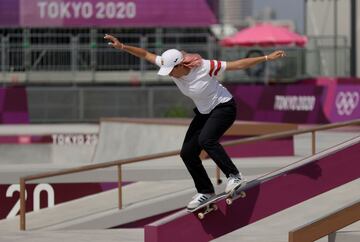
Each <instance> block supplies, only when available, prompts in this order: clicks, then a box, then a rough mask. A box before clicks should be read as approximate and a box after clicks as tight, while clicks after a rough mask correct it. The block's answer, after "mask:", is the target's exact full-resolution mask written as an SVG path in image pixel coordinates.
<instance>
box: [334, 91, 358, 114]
mask: <svg viewBox="0 0 360 242" xmlns="http://www.w3.org/2000/svg"><path fill="white" fill-rule="evenodd" d="M358 104H359V93H358V92H339V93H338V95H337V96H336V100H335V105H336V109H337V113H338V114H339V115H340V116H344V115H347V116H349V115H351V114H352V113H353V111H354V110H355V108H356V107H357V106H358Z"/></svg>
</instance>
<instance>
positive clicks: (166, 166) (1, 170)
mask: <svg viewBox="0 0 360 242" xmlns="http://www.w3.org/2000/svg"><path fill="white" fill-rule="evenodd" d="M124 132H126V130H124ZM359 133H360V132H358V131H356V132H353V131H325V132H318V133H317V134H318V136H317V151H320V150H322V149H325V148H328V147H329V146H332V145H336V144H338V143H340V142H343V141H345V140H347V139H350V138H352V137H355V136H357V135H359ZM152 134H153V135H150V136H149V138H150V141H149V140H147V142H148V143H149V142H150V143H151V142H152V141H151V140H152V139H154V137H155V135H156V132H155V131H154V132H153V133H152ZM173 137H178V139H179V140H180V136H177V135H176V134H174V136H173ZM100 139H101V138H100ZM105 141H106V142H105V143H104V144H107V145H110V143H113V146H111V149H113V148H114V149H115V148H116V147H119V146H118V144H117V143H116V142H114V141H113V139H109V140H105ZM109 142H110V143H109ZM133 142H134V141H129V142H128V143H127V145H129V146H124V147H126V149H128V150H131V147H132V146H134V143H133ZM166 143H169V144H170V141H169V140H167V142H166ZM105 146H106V145H105ZM160 146H161V145H160V144H159V147H160ZM172 148H174V149H178V147H172V146H171V147H170V146H169V149H171V150H172ZM126 149H125V151H126ZM125 151H124V152H125ZM163 151H164V150H161V151H160V152H163ZM102 152H105V148H104V149H103V150H102ZM106 152H110V153H108V154H109V155H110V156H111V155H112V154H111V150H110V151H108V150H107V151H106ZM310 152H311V142H310V134H305V135H298V136H295V154H296V156H294V157H256V158H241V159H235V163H236V165H237V166H238V167H239V169H240V170H241V171H242V172H243V173H244V174H245V175H246V176H250V177H251V176H257V175H260V174H263V173H267V172H270V171H273V170H276V169H278V168H280V167H282V166H285V165H287V164H289V163H292V162H294V161H296V160H300V159H301V158H303V157H304V156H306V155H308V154H310ZM63 153H64V154H65V153H67V152H66V151H63ZM32 155H36V152H35V153H33V154H31V153H30V154H29V160H28V161H25V162H26V164H25V163H24V164H23V165H19V164H1V161H0V183H15V182H16V183H17V181H18V177H19V176H22V175H24V174H25V175H28V174H34V173H38V172H39V171H47V170H57V169H60V168H65V167H72V166H78V165H79V164H80V165H81V163H80V162H77V163H75V162H68V160H66V161H64V162H62V161H59V163H48V164H33V163H32V162H31V161H33V160H32V158H31V157H32ZM66 155H69V156H71V152H69V154H66ZM110 156H109V157H110ZM110 158H111V157H110ZM204 163H205V166H206V167H207V169H208V171H209V172H210V174H214V165H213V162H211V161H205V162H204ZM212 176H213V175H212ZM115 179H116V170H114V169H104V170H100V171H96V172H86V173H81V175H79V174H78V175H75V176H66V177H56V178H52V179H46V180H45V181H46V182H76V181H77V182H86V181H114V180H115ZM176 179H185V180H187V181H190V176H189V175H188V174H187V172H186V170H185V169H184V165H183V164H182V162H181V160H180V159H179V158H178V157H177V159H174V158H170V159H162V160H154V161H149V162H142V163H137V164H133V165H129V166H125V167H124V180H128V181H129V180H153V181H154V180H176ZM250 179H251V178H250ZM154 185H155V183H154ZM159 187H160V186H159ZM354 189H355V190H353V191H356V189H357V190H359V187H358V185H357V186H356V187H355V188H354ZM146 190H148V188H142V189H138V190H136V191H135V192H138V193H142V192H143V191H146ZM190 190H191V188H189V191H190ZM182 192H184V193H186V195H185V196H183V197H186V196H188V197H189V196H190V194H191V193H192V192H193V190H191V192H188V191H187V190H186V189H185V190H183V191H182ZM180 193H181V191H180ZM349 194H350V193H349ZM167 195H169V194H164V197H165V198H167V197H166V196H167ZM323 195H324V196H327V195H325V194H323ZM114 196H115V193H114V194H112V195H109V197H108V198H106V199H104V198H103V200H104V201H106V203H108V204H111V203H113V202H114V201H113V200H116V198H115V197H114ZM321 196H322V195H321ZM338 196H339V197H341V198H344V199H345V200H346V199H347V198H346V196H345V195H341V196H340V195H338ZM84 199H85V198H84ZM151 199H153V201H157V200H156V199H157V198H154V197H153V198H151ZM151 199H150V200H151ZM169 199H170V198H169ZM327 199H329V200H332V199H331V196H329V198H326V199H325V198H324V199H323V200H322V203H324V201H327ZM340 200H341V199H340V198H339V199H337V200H335V201H334V203H337V204H338V203H342V202H346V201H342V200H341V201H340ZM109 201H111V202H109ZM164 201H165V200H164ZM179 201H180V200H179ZM143 202H145V203H143ZM181 202H184V201H182V200H181ZM141 204H146V201H142V199H141V198H140V199H139V200H137V202H136V203H131V204H130V206H129V207H131V206H133V208H139V207H136V206H138V205H141ZM304 204H305V205H304V206H305V208H307V209H311V210H314V211H316V210H317V209H319V211H318V212H317V213H316V214H318V215H319V216H320V215H321V214H323V212H324V211H323V209H322V208H323V207H324V206H322V204H321V203H320V202H319V203H314V204H312V205H306V204H307V203H306V202H305V203H304ZM100 205H101V206H99V207H102V206H104V204H100ZM301 205H303V204H301ZM75 206H76V208H75V207H74V209H75V210H76V209H78V207H80V210H81V209H84V210H86V209H87V208H86V207H87V205H86V206H85V205H80V206H79V205H75ZM91 206H92V205H90V206H89V208H90V207H91ZM106 206H107V205H105V206H104V207H103V209H100V210H96V209H95V210H94V213H93V214H91V213H88V212H87V213H84V214H83V215H81V214H78V216H79V217H77V218H74V217H73V218H71V217H70V218H69V219H68V220H69V221H75V220H77V221H78V222H79V224H86V223H87V222H84V221H85V220H82V217H91V216H93V217H91V219H94V221H106V220H101V219H103V218H106V216H107V215H109V214H111V210H112V209H113V208H111V206H115V205H113V204H112V205H111V206H110V207H106ZM329 206H331V205H329ZM115 207H116V206H115ZM91 208H93V207H91ZM104 208H105V209H104ZM93 209H94V208H93ZM154 209H155V210H154V211H155V212H157V213H158V212H160V210H156V208H155V207H154ZM290 209H292V208H290ZM50 210H51V209H50ZM44 211H45V210H44ZM54 211H56V210H54ZM59 211H60V210H59ZM61 211H62V210H61ZM139 211H141V210H140V208H139ZM108 212H109V214H107V213H108ZM128 212H129V213H128V214H129V217H131V216H132V217H134V216H136V215H134V214H136V213H133V212H131V211H130V209H129V211H128ZM283 212H284V214H285V215H284V217H286V214H287V213H289V214H292V215H291V216H292V217H291V216H290V217H287V219H288V221H289V220H291V221H292V220H294V222H293V223H292V222H291V223H289V224H290V225H293V226H295V225H297V224H301V222H303V221H304V222H309V220H308V219H310V218H312V217H307V215H306V216H303V214H307V210H306V209H301V208H300V209H298V210H296V209H295V210H293V211H290V212H289V211H282V212H281V213H283ZM46 213H47V212H46ZM55 213H57V212H55ZM60 213H62V212H60ZM49 214H51V213H49ZM29 215H30V216H29V220H30V219H31V216H33V215H32V214H29ZM103 215H106V216H103ZM56 216H59V215H56ZM97 216H98V217H97ZM102 216H103V217H102ZM111 216H113V214H112V215H111ZM274 216H276V215H274ZM293 217H294V218H295V219H293ZM300 217H301V218H302V220H300V219H299V218H300ZM39 218H40V217H39ZM112 218H116V215H115V216H113V217H112ZM282 218H283V217H279V218H278V217H273V218H269V219H270V221H269V222H268V223H264V224H265V225H264V227H263V228H260V227H261V226H260V227H259V229H258V230H256V229H254V230H251V229H249V230H248V231H249V232H246V233H243V232H241V236H242V237H239V235H238V234H233V233H231V234H229V235H227V236H224V237H222V238H220V239H222V240H219V241H228V242H230V241H239V239H240V238H241V239H248V240H244V241H267V242H272V241H283V239H284V238H285V237H284V231H285V230H286V229H285V230H278V229H277V228H276V225H279V226H280V227H281V226H286V224H285V225H282V223H283V222H282ZM30 221H33V223H34V224H33V225H36V220H30ZM261 221H262V220H261ZM261 221H259V222H261ZM42 222H45V220H43V221H42ZM42 222H40V220H39V227H44V226H46V227H48V225H49V224H48V223H47V224H46V223H43V224H41V223H42ZM0 224H1V223H0ZM15 224H16V227H15V228H16V229H17V227H18V226H17V223H15ZM57 225H60V223H58V222H55V223H53V227H52V229H59V228H60V227H58V228H56V226H57ZM68 225H69V226H70V227H71V226H72V225H71V222H70V223H69V224H68ZM30 226H31V224H30ZM272 226H273V227H272ZM0 227H1V226H0ZM12 227H13V225H12ZM248 227H249V226H248ZM48 228H50V227H48ZM67 228H68V229H69V227H67ZM79 228H81V226H79ZM82 228H83V227H82ZM245 228H246V227H245ZM245 228H244V229H245ZM284 228H285V227H284ZM16 229H15V230H16ZM0 230H1V229H0ZM9 231H10V229H4V230H3V231H2V232H1V233H0V241H14V240H15V239H17V238H18V239H21V238H24V236H25V235H26V237H27V241H64V240H65V239H66V240H67V241H85V240H86V241H98V240H100V241H101V240H102V241H112V239H114V237H113V236H117V235H116V233H115V234H112V233H106V232H107V231H96V230H89V231H91V232H94V234H96V235H93V236H90V235H92V234H90V232H89V233H84V234H82V233H81V232H79V231H71V230H70V231H68V230H67V232H66V233H64V232H63V231H53V232H50V231H33V232H26V233H18V232H14V233H10V232H9ZM246 231H247V230H246ZM251 231H253V235H254V234H256V235H257V237H256V240H251V239H254V238H253V237H251V234H250V233H251ZM259 231H260V232H261V231H264V233H259ZM237 232H238V231H236V232H234V233H237ZM267 232H268V234H267ZM287 232H288V231H287ZM287 232H286V233H287ZM32 233H33V236H32V235H31V234H32ZM62 234H66V235H67V234H69V235H72V236H68V237H64V236H65V235H62ZM77 235H78V236H77ZM87 235H89V236H87ZM97 235H99V237H97ZM4 236H5V237H4ZM124 236H125V240H120V241H143V231H142V230H132V231H131V233H128V232H127V230H125V232H124ZM126 236H129V237H128V240H126ZM269 236H270V237H269ZM70 237H72V238H70ZM56 238H58V240H57V239H56ZM73 238H74V239H73ZM75 238H76V239H75ZM96 238H98V239H96ZM122 238H123V237H121V236H120V237H117V239H122ZM262 238H264V240H262ZM267 238H271V239H272V240H266V239H267ZM3 239H5V240H3ZM32 239H33V240H32ZM41 239H44V240H41ZM71 239H73V240H71ZM132 239H133V240H132ZM117 241H119V240H117ZM241 241H243V240H241ZM322 241H327V239H326V240H325V238H324V239H323V240H322Z"/></svg>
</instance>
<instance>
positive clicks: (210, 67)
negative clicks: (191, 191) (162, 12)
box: [104, 35, 285, 209]
mask: <svg viewBox="0 0 360 242" xmlns="http://www.w3.org/2000/svg"><path fill="white" fill-rule="evenodd" d="M104 39H106V40H107V41H109V45H111V46H112V47H114V48H116V49H119V50H122V51H126V52H128V53H130V54H132V55H134V56H136V57H139V58H144V59H145V60H147V61H149V62H151V63H153V64H156V65H157V66H159V67H160V70H159V72H158V74H159V75H162V76H170V77H171V79H172V80H173V81H174V82H175V84H176V85H177V86H178V88H179V89H180V91H181V92H182V93H183V94H184V95H186V96H188V97H190V98H191V99H192V100H193V102H194V103H195V106H196V108H195V109H194V112H195V117H194V118H193V120H192V122H191V124H190V126H189V128H188V131H187V133H186V135H185V139H184V142H183V145H182V148H181V153H180V156H181V158H182V160H183V161H184V163H185V166H186V167H187V169H188V171H189V173H190V175H191V176H192V178H193V180H194V183H195V187H196V189H197V192H198V194H196V195H195V196H194V197H193V199H192V200H191V201H190V202H189V204H188V206H187V207H188V209H194V208H196V207H197V206H199V205H201V204H203V203H205V202H206V201H207V200H208V199H211V198H212V196H214V195H215V194H214V187H213V184H212V183H211V181H210V179H209V176H208V175H207V173H206V171H205V169H204V166H203V165H202V162H201V160H200V158H199V155H200V152H201V150H205V151H206V152H207V154H208V155H209V156H210V158H211V159H213V160H214V162H215V163H216V164H217V165H218V166H219V168H220V169H221V171H222V172H223V173H224V174H225V175H226V177H227V179H228V180H227V184H226V188H225V192H227V193H230V192H231V191H233V190H234V189H236V188H237V187H239V186H241V184H242V183H243V182H244V181H245V179H244V178H243V177H242V175H241V173H240V172H239V171H238V169H237V168H236V166H235V165H234V163H233V162H232V160H231V159H230V157H229V156H228V155H227V154H226V152H225V150H224V148H223V147H222V146H221V145H220V143H219V139H220V137H221V136H222V135H223V134H224V133H225V131H226V130H227V129H228V128H229V127H230V126H231V125H232V124H233V122H234V121H235V118H236V104H235V101H234V99H233V97H232V95H231V94H230V93H229V91H228V90H227V89H226V88H225V87H224V86H222V85H221V84H220V83H219V82H218V81H217V78H216V77H217V76H218V75H220V74H221V73H222V72H224V71H225V70H226V71H232V70H240V69H246V68H249V67H252V66H254V65H256V64H259V63H262V62H264V61H272V60H276V59H278V58H281V57H283V56H285V53H284V51H275V52H273V53H271V54H269V55H266V56H261V57H253V58H244V59H239V60H235V61H218V60H204V59H202V58H201V56H200V55H198V54H188V53H185V52H181V51H179V50H176V49H169V50H167V51H165V52H164V53H162V55H161V56H157V55H155V54H153V53H150V52H148V51H147V50H145V49H143V48H139V47H135V46H130V45H126V44H124V43H122V42H120V41H119V40H118V39H117V38H115V37H114V36H112V35H105V37H104Z"/></svg>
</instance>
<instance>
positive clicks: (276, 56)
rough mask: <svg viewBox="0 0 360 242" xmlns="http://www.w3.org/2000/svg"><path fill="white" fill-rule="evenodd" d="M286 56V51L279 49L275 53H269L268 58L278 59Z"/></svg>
mask: <svg viewBox="0 0 360 242" xmlns="http://www.w3.org/2000/svg"><path fill="white" fill-rule="evenodd" d="M284 56H286V54H285V51H283V50H277V51H274V52H273V53H271V54H270V55H267V60H269V61H272V60H276V59H279V58H283V57H284Z"/></svg>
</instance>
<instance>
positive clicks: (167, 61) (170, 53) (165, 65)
mask: <svg viewBox="0 0 360 242" xmlns="http://www.w3.org/2000/svg"><path fill="white" fill-rule="evenodd" d="M182 61H183V54H182V53H181V52H180V51H178V50H177V49H170V50H167V51H165V52H164V53H162V55H161V66H160V70H159V71H158V74H159V75H161V76H167V75H169V74H170V72H171V71H172V69H173V68H174V66H176V65H178V64H180V63H181V62H182Z"/></svg>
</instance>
